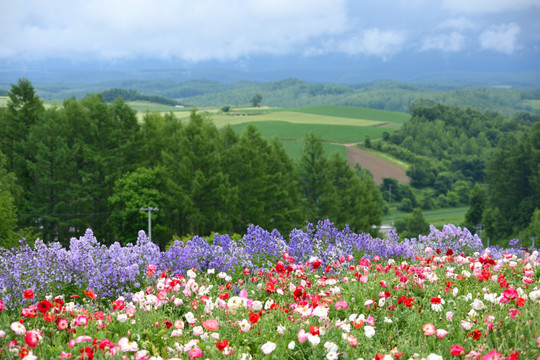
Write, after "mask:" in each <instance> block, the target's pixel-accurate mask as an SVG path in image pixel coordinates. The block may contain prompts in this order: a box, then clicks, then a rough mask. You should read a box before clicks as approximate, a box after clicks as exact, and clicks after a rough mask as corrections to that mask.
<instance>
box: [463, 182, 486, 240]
mask: <svg viewBox="0 0 540 360" xmlns="http://www.w3.org/2000/svg"><path fill="white" fill-rule="evenodd" d="M485 207H486V195H485V193H484V190H483V188H482V187H481V186H480V185H479V184H476V185H474V187H473V189H472V190H471V195H470V197H469V209H468V210H467V213H465V224H464V226H465V227H466V228H467V229H469V230H474V229H475V228H476V225H478V224H480V223H481V222H482V216H483V213H484V209H485Z"/></svg>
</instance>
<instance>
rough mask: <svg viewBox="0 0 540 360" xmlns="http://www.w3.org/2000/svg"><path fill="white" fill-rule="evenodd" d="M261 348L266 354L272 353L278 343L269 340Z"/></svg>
mask: <svg viewBox="0 0 540 360" xmlns="http://www.w3.org/2000/svg"><path fill="white" fill-rule="evenodd" d="M261 350H262V352H263V353H264V354H265V355H268V354H271V353H272V351H274V350H276V344H274V343H273V342H271V341H267V342H266V343H265V344H263V345H262V346H261Z"/></svg>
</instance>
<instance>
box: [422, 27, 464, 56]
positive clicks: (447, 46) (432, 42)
mask: <svg viewBox="0 0 540 360" xmlns="http://www.w3.org/2000/svg"><path fill="white" fill-rule="evenodd" d="M464 47H465V37H464V36H463V35H462V34H460V33H458V32H452V33H450V34H441V35H436V36H432V37H428V38H426V39H424V41H423V42H422V47H421V50H423V51H425V50H432V49H435V50H441V51H444V52H455V51H461V50H463V49H464Z"/></svg>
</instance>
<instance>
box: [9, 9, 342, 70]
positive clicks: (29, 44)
mask: <svg viewBox="0 0 540 360" xmlns="http://www.w3.org/2000/svg"><path fill="white" fill-rule="evenodd" d="M347 23H348V18H347V13H346V7H345V0H337V1H335V0H319V1H315V2H314V1H311V0H295V1H289V0H274V1H266V0H231V1H222V0H198V1H191V0H156V1H151V2H148V1H142V0H138V1H137V0H134V1H125V0H107V1H105V0H89V1H85V2H77V1H71V0H63V1H55V2H49V1H42V0H34V1H25V2H20V3H18V2H14V3H13V4H10V5H9V6H3V9H2V15H0V31H1V32H2V33H4V34H8V33H9V34H10V36H9V37H4V38H3V40H2V44H1V46H0V58H7V57H13V56H19V57H26V58H47V57H51V56H56V57H68V58H73V57H79V58H88V57H91V58H98V59H117V58H132V57H149V58H150V57H151V58H164V59H168V58H179V59H183V60H187V61H193V62H197V61H201V60H208V59H219V60H232V59H237V58H241V57H244V56H250V55H252V54H284V53H287V52H291V51H295V50H296V49H297V48H298V47H299V46H303V45H304V44H305V43H307V42H309V41H311V40H312V39H316V38H320V37H325V36H333V35H337V34H340V33H342V32H343V31H344V30H345V29H346V26H347Z"/></svg>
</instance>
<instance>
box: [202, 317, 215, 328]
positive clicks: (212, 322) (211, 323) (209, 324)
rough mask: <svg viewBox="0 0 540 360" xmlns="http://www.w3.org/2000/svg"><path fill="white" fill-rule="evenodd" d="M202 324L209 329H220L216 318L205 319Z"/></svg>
mask: <svg viewBox="0 0 540 360" xmlns="http://www.w3.org/2000/svg"><path fill="white" fill-rule="evenodd" d="M202 325H203V327H204V328H205V329H206V330H208V331H216V330H218V329H219V323H218V321H217V320H214V319H210V320H205V321H203V323H202Z"/></svg>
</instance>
